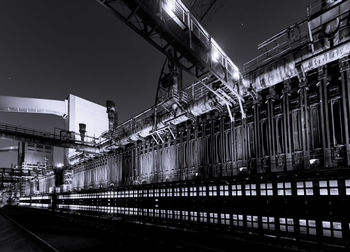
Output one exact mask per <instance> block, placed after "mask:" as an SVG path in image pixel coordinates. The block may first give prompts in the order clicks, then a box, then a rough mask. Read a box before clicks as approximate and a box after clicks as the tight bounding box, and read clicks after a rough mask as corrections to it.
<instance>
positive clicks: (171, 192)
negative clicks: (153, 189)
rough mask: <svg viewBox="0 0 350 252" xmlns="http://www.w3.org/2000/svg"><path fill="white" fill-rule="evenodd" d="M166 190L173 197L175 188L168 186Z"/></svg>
mask: <svg viewBox="0 0 350 252" xmlns="http://www.w3.org/2000/svg"><path fill="white" fill-rule="evenodd" d="M166 191H167V196H168V197H173V189H172V188H168V189H167V190H166Z"/></svg>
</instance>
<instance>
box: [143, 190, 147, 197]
mask: <svg viewBox="0 0 350 252" xmlns="http://www.w3.org/2000/svg"><path fill="white" fill-rule="evenodd" d="M142 196H143V197H145V198H147V196H148V195H147V190H143V191H142Z"/></svg>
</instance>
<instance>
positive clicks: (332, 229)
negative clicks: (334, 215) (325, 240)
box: [322, 221, 343, 238]
mask: <svg viewBox="0 0 350 252" xmlns="http://www.w3.org/2000/svg"><path fill="white" fill-rule="evenodd" d="M322 229H323V236H327V237H335V238H343V234H342V227H341V222H333V221H322Z"/></svg>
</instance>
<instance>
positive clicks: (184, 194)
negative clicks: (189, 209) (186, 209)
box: [182, 187, 188, 197]
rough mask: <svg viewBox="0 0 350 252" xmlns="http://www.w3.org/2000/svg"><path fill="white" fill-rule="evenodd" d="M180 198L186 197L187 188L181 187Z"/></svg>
mask: <svg viewBox="0 0 350 252" xmlns="http://www.w3.org/2000/svg"><path fill="white" fill-rule="evenodd" d="M182 196H183V197H187V196H188V188H187V187H183V188H182Z"/></svg>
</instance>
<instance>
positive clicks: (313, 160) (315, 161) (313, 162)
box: [310, 158, 319, 165]
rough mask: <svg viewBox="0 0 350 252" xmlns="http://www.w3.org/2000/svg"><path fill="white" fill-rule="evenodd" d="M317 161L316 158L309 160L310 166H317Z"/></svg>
mask: <svg viewBox="0 0 350 252" xmlns="http://www.w3.org/2000/svg"><path fill="white" fill-rule="evenodd" d="M318 161H319V159H317V158H314V159H310V164H311V165H314V164H317V163H318Z"/></svg>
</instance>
